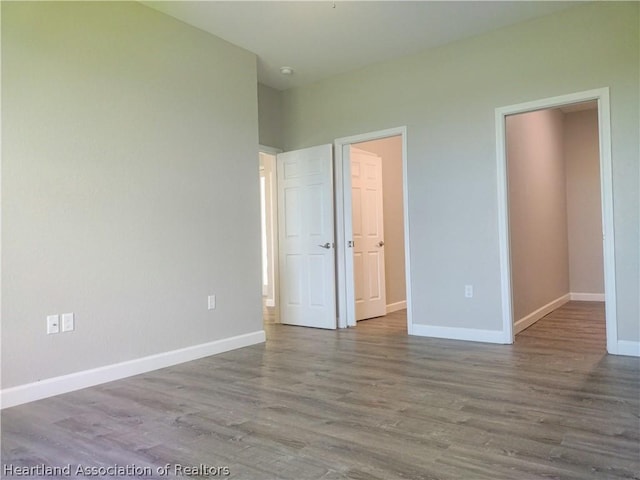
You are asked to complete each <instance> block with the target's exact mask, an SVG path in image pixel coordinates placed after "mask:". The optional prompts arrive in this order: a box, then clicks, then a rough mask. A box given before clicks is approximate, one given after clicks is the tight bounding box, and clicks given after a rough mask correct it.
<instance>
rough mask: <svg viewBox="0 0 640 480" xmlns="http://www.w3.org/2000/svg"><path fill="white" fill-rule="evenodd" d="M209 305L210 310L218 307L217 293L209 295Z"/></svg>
mask: <svg viewBox="0 0 640 480" xmlns="http://www.w3.org/2000/svg"><path fill="white" fill-rule="evenodd" d="M207 306H208V308H209V310H215V309H216V296H215V295H209V296H208V297H207Z"/></svg>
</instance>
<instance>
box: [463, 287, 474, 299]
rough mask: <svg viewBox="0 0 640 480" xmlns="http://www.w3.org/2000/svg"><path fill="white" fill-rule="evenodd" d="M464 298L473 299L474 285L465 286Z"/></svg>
mask: <svg viewBox="0 0 640 480" xmlns="http://www.w3.org/2000/svg"><path fill="white" fill-rule="evenodd" d="M464 296H465V298H473V285H465V286H464Z"/></svg>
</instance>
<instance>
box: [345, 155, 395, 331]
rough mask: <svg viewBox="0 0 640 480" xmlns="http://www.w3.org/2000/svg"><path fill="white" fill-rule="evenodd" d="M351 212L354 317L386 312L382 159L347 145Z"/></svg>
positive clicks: (362, 317)
mask: <svg viewBox="0 0 640 480" xmlns="http://www.w3.org/2000/svg"><path fill="white" fill-rule="evenodd" d="M350 157H351V211H352V221H353V276H354V290H355V314H356V320H363V319H365V318H373V317H380V316H383V315H386V313H387V300H386V294H385V275H384V224H383V216H382V159H381V158H380V157H379V156H377V155H374V154H372V153H369V152H365V151H364V150H359V149H357V148H354V147H351V155H350Z"/></svg>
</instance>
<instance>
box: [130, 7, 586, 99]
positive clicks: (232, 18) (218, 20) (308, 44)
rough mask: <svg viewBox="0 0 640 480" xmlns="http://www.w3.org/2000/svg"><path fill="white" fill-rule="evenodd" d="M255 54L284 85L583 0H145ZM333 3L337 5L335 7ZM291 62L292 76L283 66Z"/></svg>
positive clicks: (262, 73) (269, 77)
mask: <svg viewBox="0 0 640 480" xmlns="http://www.w3.org/2000/svg"><path fill="white" fill-rule="evenodd" d="M142 3H144V4H145V5H147V6H149V7H151V8H154V9H156V10H158V11H161V12H164V13H166V14H168V15H171V16H173V17H175V18H177V19H179V20H182V21H184V22H186V23H188V24H191V25H193V26H196V27H198V28H201V29H202V30H205V31H208V32H210V33H213V34H214V35H216V36H218V37H221V38H223V39H225V40H227V41H228V42H231V43H233V44H235V45H238V46H240V47H242V48H245V49H246V50H249V51H251V52H254V53H255V54H257V55H258V80H259V81H260V82H262V83H264V84H266V85H269V86H271V87H274V88H277V89H279V90H285V89H287V88H290V87H294V86H300V85H306V84H309V83H313V82H316V81H318V80H321V79H323V78H326V77H330V76H332V75H336V74H339V73H343V72H346V71H349V70H353V69H357V68H360V67H363V66H365V65H368V64H371V63H375V62H380V61H384V60H389V59H391V58H394V57H399V56H403V55H409V54H412V53H417V52H419V51H420V50H424V49H427V48H431V47H435V46H438V45H443V44H445V43H449V42H453V41H456V40H460V39H463V38H468V37H471V36H473V35H478V34H481V33H484V32H488V31H490V30H495V29H498V28H501V27H504V26H507V25H511V24H514V23H519V22H523V21H526V20H529V19H533V18H535V17H540V16H543V15H548V14H551V13H553V12H557V11H559V10H563V9H566V8H569V7H572V6H575V5H577V4H578V3H581V2H573V1H569V2H565V1H563V2H541V1H515V2H502V1H498V2H493V1H473V2H457V1H441V2H433V1H414V2H410V1H400V0H396V1H365V2H356V1H336V2H335V3H334V2H332V1H143V2H142ZM334 5H335V6H334ZM282 66H290V67H292V68H293V69H294V74H293V75H292V76H290V77H286V76H283V75H282V74H281V73H280V67H282Z"/></svg>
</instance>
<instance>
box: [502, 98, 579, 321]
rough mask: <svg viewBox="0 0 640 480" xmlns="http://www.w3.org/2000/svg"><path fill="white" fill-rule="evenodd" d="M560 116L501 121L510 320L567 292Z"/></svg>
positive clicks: (536, 114) (541, 113)
mask: <svg viewBox="0 0 640 480" xmlns="http://www.w3.org/2000/svg"><path fill="white" fill-rule="evenodd" d="M563 119H564V115H563V114H562V112H560V111H559V110H541V111H538V112H530V113H525V114H520V115H511V116H509V117H507V130H506V141H507V170H508V179H509V230H510V236H511V280H512V289H513V319H514V322H516V321H518V320H520V319H522V318H523V317H526V316H527V315H529V314H530V313H532V312H534V311H536V310H538V309H539V308H541V307H543V306H544V305H546V304H548V303H550V302H552V301H554V300H556V299H558V298H559V297H561V296H563V295H566V294H567V293H569V252H568V239H567V201H566V199H567V195H566V177H565V167H564V135H563Z"/></svg>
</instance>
